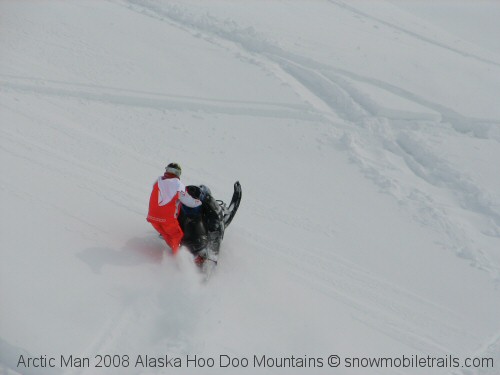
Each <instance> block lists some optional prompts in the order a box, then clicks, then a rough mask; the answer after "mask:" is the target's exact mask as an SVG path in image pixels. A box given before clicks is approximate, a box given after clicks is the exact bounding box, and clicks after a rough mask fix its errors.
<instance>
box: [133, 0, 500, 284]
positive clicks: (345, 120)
mask: <svg viewBox="0 0 500 375" xmlns="http://www.w3.org/2000/svg"><path fill="white" fill-rule="evenodd" d="M332 3H335V5H338V6H341V7H344V8H346V9H349V10H350V11H353V12H355V13H357V14H358V15H360V16H363V17H367V15H366V14H364V13H363V12H361V11H357V10H356V9H355V8H353V7H351V6H347V5H346V4H344V3H338V2H333V1H332ZM124 4H126V6H128V8H129V9H131V10H133V11H136V12H139V13H141V14H143V15H145V16H149V17H154V18H156V19H158V20H160V21H163V22H168V23H169V24H170V25H174V26H176V27H178V28H181V29H183V30H185V31H186V32H189V33H191V34H192V35H194V36H196V37H198V38H202V39H204V40H207V41H208V42H210V43H214V44H217V45H219V46H222V47H224V48H226V49H228V50H229V51H231V52H233V54H234V55H235V56H236V57H237V58H240V59H244V60H245V61H247V62H249V63H253V64H256V65H258V66H260V67H261V68H264V69H266V70H267V71H269V72H270V73H271V74H274V75H275V76H276V77H277V78H279V79H281V80H282V81H283V82H284V83H285V84H287V85H289V86H290V87H292V88H293V89H294V90H295V91H296V92H297V94H299V95H300V96H301V97H302V98H303V99H304V101H305V102H306V103H309V105H310V106H311V108H310V110H309V112H312V113H317V114H321V115H322V116H323V118H324V121H327V122H330V123H331V124H332V134H333V135H334V136H335V137H336V138H337V140H338V146H339V147H341V148H342V147H343V148H345V149H346V150H347V151H348V152H349V153H350V155H351V159H352V161H353V162H355V163H356V164H357V165H358V166H359V167H360V169H361V170H362V171H363V172H364V173H365V175H366V176H367V177H369V178H370V179H372V180H373V181H374V182H375V183H376V184H377V185H378V186H379V187H380V189H381V190H382V191H384V192H386V193H388V194H390V195H392V196H394V198H395V199H397V201H398V202H400V204H402V205H404V206H406V207H407V209H409V211H410V212H418V213H419V215H418V219H417V220H419V221H420V222H421V223H422V224H423V225H425V226H429V227H432V228H436V229H437V230H438V231H440V232H444V233H446V241H444V242H443V245H444V246H445V247H447V248H449V249H451V250H452V251H454V252H455V253H456V254H457V256H459V257H461V258H465V259H467V260H468V261H469V262H470V264H471V265H472V266H474V267H477V268H479V269H483V270H486V271H487V272H489V273H490V275H491V276H492V277H493V278H494V279H495V280H497V281H500V264H496V263H495V262H493V261H492V259H491V258H490V257H489V256H488V254H487V253H486V252H485V251H484V250H483V248H482V247H481V245H477V244H475V243H473V241H471V240H469V233H470V234H471V236H470V237H472V235H475V234H476V231H477V229H475V228H473V227H471V226H467V225H464V224H463V223H461V222H460V220H459V218H458V217H457V216H456V215H455V214H454V213H453V212H452V211H451V210H449V209H448V207H449V206H450V204H449V202H447V201H436V199H435V197H434V198H430V197H429V196H428V195H427V194H426V193H425V189H427V188H428V187H429V186H432V187H434V188H436V189H437V190H442V191H444V192H445V193H446V195H447V196H448V197H452V199H456V200H458V201H459V205H460V206H461V208H462V209H463V210H465V211H469V212H472V213H474V214H477V215H478V216H479V217H481V220H482V222H483V224H484V225H485V226H486V227H488V228H489V229H488V230H487V231H483V233H482V234H483V235H484V236H492V237H494V238H500V196H499V195H498V193H497V192H496V191H490V192H487V191H482V190H481V189H480V188H479V187H478V186H476V184H475V183H474V181H473V179H472V178H471V177H469V176H468V175H467V173H466V172H463V171H460V170H458V169H457V168H456V167H454V166H452V165H450V164H449V162H448V161H447V160H446V159H444V158H442V157H440V156H439V154H437V153H436V150H432V149H430V148H429V147H428V144H429V139H419V138H418V137H417V132H414V131H413V130H414V129H415V130H417V131H420V130H421V129H422V128H425V129H426V131H428V133H429V134H430V138H431V139H432V137H434V136H439V134H449V133H450V132H452V131H453V130H454V131H455V132H456V136H457V137H464V138H466V140H467V142H471V143H473V144H476V145H477V147H480V146H481V142H482V140H487V141H490V140H494V141H496V142H500V120H493V119H479V118H470V117H467V116H463V115H461V114H459V113H457V112H456V111H454V110H452V109H450V108H446V107H444V106H442V105H440V104H438V103H433V102H432V101H429V100H427V99H426V98H422V97H420V96H418V95H416V94H414V93H411V92H408V91H406V90H405V89H403V88H400V87H395V86H394V85H391V84H388V83H385V82H381V81H379V80H376V79H373V78H370V77H362V76H359V75H358V74H355V73H353V72H349V71H346V70H345V69H338V68H336V67H334V66H325V65H324V64H321V63H318V62H315V61H313V60H311V59H309V58H306V57H303V56H297V55H295V54H293V53H290V52H287V51H285V50H283V49H282V48H280V47H276V46H274V45H273V44H272V43H271V42H269V41H268V40H265V39H264V38H263V37H261V36H260V35H259V34H258V33H257V32H255V30H253V29H251V28H243V27H241V26H239V25H237V24H236V23H234V22H230V21H228V20H218V19H216V18H215V17H213V16H211V15H210V16H209V15H201V16H196V15H193V14H190V13H189V11H187V10H185V9H183V8H182V7H180V6H176V5H168V4H161V5H158V4H156V3H153V2H149V1H143V0H130V1H127V2H126V3H124ZM374 20H375V21H377V22H382V23H384V24H385V22H383V21H381V20H378V19H376V18H374ZM389 26H391V27H394V28H397V29H398V30H399V31H404V32H405V33H407V34H409V35H411V36H412V37H415V38H417V39H419V40H421V41H423V42H425V43H431V44H433V45H435V46H438V47H441V48H444V49H446V50H450V51H451V52H452V53H459V54H462V55H464V54H465V53H464V52H461V51H458V50H456V49H454V48H452V47H449V46H447V45H444V44H442V43H440V42H438V41H434V40H430V39H428V38H426V37H423V36H420V35H417V34H415V33H413V32H411V31H408V30H402V29H401V30H400V28H399V27H397V26H395V25H392V24H389ZM465 55H466V56H468V55H469V54H465ZM471 57H473V58H475V59H477V60H479V61H481V62H482V63H485V64H492V63H494V62H492V61H489V60H487V59H483V58H481V57H478V56H475V55H474V56H471ZM494 64H495V65H496V66H498V65H499V64H497V63H494ZM356 83H362V84H368V85H371V86H373V87H376V88H377V89H380V90H384V91H386V92H389V93H391V94H392V95H395V96H397V97H400V98H401V99H404V100H405V101H408V102H411V103H414V104H416V105H418V106H419V107H422V108H424V109H423V111H420V112H414V111H404V110H397V111H394V110H391V109H387V108H384V107H383V106H381V105H379V104H377V103H375V102H374V101H373V100H372V99H370V97H369V96H367V95H366V94H365V93H363V91H361V90H360V89H357V88H356V87H355V84H356ZM339 118H340V120H339ZM419 134H421V133H419ZM380 149H382V151H383V153H382V154H380ZM381 160H383V161H382V162H381ZM457 167H458V166H457ZM393 170H399V171H400V172H402V173H403V174H407V173H410V174H411V175H412V178H411V179H405V180H404V181H403V180H401V179H398V178H397V176H396V174H394V173H393ZM393 176H394V177H393ZM406 181H412V182H414V183H413V184H412V185H408V184H407V182H406ZM421 184H423V187H424V188H425V189H422V188H419V186H420V185H421ZM416 216H417V215H416Z"/></svg>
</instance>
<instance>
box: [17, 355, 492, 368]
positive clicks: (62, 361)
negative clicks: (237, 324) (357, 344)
mask: <svg viewBox="0 0 500 375" xmlns="http://www.w3.org/2000/svg"><path fill="white" fill-rule="evenodd" d="M494 365H495V363H494V359H493V358H485V357H470V358H458V357H455V356H452V355H446V356H443V357H435V356H430V355H428V356H422V355H409V356H405V355H403V356H396V357H350V356H342V357H341V356H339V355H336V354H332V355H329V356H325V357H321V356H318V357H316V356H306V355H304V356H293V355H292V356H283V357H280V356H268V355H265V354H260V355H252V356H249V357H245V356H243V357H236V356H229V355H227V354H221V355H218V356H200V355H193V354H189V355H185V356H171V355H162V356H154V355H148V354H138V355H128V354H97V355H95V356H94V357H77V356H74V355H60V356H48V355H41V356H38V357H31V356H26V355H20V356H19V358H18V361H17V368H18V369H21V368H40V367H52V368H56V367H59V368H100V369H117V368H174V367H176V368H191V369H200V368H212V367H213V368H221V369H224V368H229V369H231V368H233V369H234V368H247V367H248V368H346V369H349V368H351V369H359V368H422V369H425V368H476V369H477V368H489V369H491V368H494Z"/></svg>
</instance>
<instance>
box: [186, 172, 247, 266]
mask: <svg viewBox="0 0 500 375" xmlns="http://www.w3.org/2000/svg"><path fill="white" fill-rule="evenodd" d="M186 190H187V192H188V193H189V195H191V196H192V197H193V198H196V199H199V200H200V201H201V202H202V205H201V206H199V207H195V208H191V207H187V206H184V205H182V206H181V210H180V213H179V217H178V220H179V224H180V226H181V228H182V231H183V232H184V238H183V239H182V245H183V246H185V247H186V248H187V249H188V250H189V251H190V252H191V253H192V254H193V255H194V256H195V261H196V263H197V264H198V265H199V266H200V267H201V268H202V270H203V271H204V272H206V273H207V275H208V274H209V273H211V271H212V270H213V268H214V267H215V266H216V265H217V261H218V259H219V249H220V245H221V242H222V239H223V238H224V231H225V230H226V228H227V227H228V226H229V224H230V223H231V221H232V220H233V218H234V215H235V214H236V211H237V210H238V207H239V205H240V201H241V185H240V183H239V181H236V182H235V183H234V192H233V197H232V199H231V202H230V203H229V205H226V203H224V202H223V201H221V200H216V199H214V198H213V196H212V193H211V191H210V189H209V188H208V187H207V186H205V185H199V186H196V185H189V186H186Z"/></svg>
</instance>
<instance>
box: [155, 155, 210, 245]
mask: <svg viewBox="0 0 500 375" xmlns="http://www.w3.org/2000/svg"><path fill="white" fill-rule="evenodd" d="M181 172H182V169H181V167H180V166H179V164H177V163H170V164H169V165H168V166H167V167H166V168H165V173H164V175H163V176H160V177H158V180H157V181H156V182H155V184H154V185H153V191H152V192H151V197H150V198H149V212H148V217H147V221H148V222H150V223H151V225H152V226H153V227H154V228H155V229H156V231H157V232H158V233H160V234H161V236H162V237H163V239H164V240H165V242H166V243H167V245H168V246H169V247H170V248H171V249H172V252H173V253H174V254H177V251H178V250H179V246H180V243H181V240H182V237H183V236H184V233H183V232H182V229H181V227H180V226H179V222H178V221H177V216H178V214H179V209H180V203H182V204H184V205H186V206H188V207H198V206H200V205H201V201H200V200H198V199H194V198H193V197H192V196H190V195H189V194H188V193H187V192H186V187H185V186H184V184H183V183H182V182H181V180H180V177H181Z"/></svg>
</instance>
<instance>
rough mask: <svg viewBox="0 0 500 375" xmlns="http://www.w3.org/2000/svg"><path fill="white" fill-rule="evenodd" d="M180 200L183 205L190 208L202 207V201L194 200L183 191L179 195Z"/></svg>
mask: <svg viewBox="0 0 500 375" xmlns="http://www.w3.org/2000/svg"><path fill="white" fill-rule="evenodd" d="M179 200H180V201H181V203H182V204H183V205H185V206H188V207H192V208H193V207H198V206H201V201H200V200H199V199H194V198H193V197H192V196H190V195H189V194H188V193H187V192H185V191H181V192H180V194H179Z"/></svg>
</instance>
